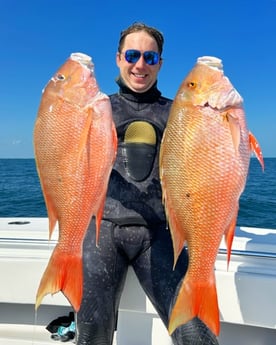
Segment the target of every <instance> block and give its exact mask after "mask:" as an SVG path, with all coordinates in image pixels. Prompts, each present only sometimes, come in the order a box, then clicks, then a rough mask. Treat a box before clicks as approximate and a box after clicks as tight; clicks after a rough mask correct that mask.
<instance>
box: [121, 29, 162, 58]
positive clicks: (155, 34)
mask: <svg viewBox="0 0 276 345" xmlns="http://www.w3.org/2000/svg"><path fill="white" fill-rule="evenodd" d="M139 31H145V32H147V33H148V34H149V35H150V36H152V37H153V38H154V39H155V41H156V43H157V46H158V52H159V54H160V56H161V54H162V51H163V44H164V37H163V35H162V33H161V32H160V31H159V30H157V29H155V28H154V27H152V26H148V25H146V24H144V23H140V22H135V23H133V24H132V25H130V26H129V27H128V28H127V29H125V30H123V31H121V34H120V40H119V46H118V52H119V53H121V51H122V46H123V45H124V42H125V38H126V36H127V35H129V34H132V33H133V32H139Z"/></svg>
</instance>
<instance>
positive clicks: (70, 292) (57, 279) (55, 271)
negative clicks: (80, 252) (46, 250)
mask: <svg viewBox="0 0 276 345" xmlns="http://www.w3.org/2000/svg"><path fill="white" fill-rule="evenodd" d="M82 281H83V276H82V259H81V256H77V255H72V254H68V253H64V252H62V251H61V250H60V249H59V247H58V245H57V246H56V248H55V249H54V251H53V254H52V256H51V258H50V261H49V263H48V266H47V268H46V270H45V272H44V274H43V277H42V279H41V281H40V285H39V288H38V291H37V295H36V303H35V309H38V307H39V306H40V304H41V302H42V300H43V297H44V296H46V295H47V294H52V295H53V294H55V293H57V292H59V291H62V292H63V294H64V295H65V296H66V297H67V299H68V301H69V302H70V303H71V305H72V306H73V308H74V310H75V311H78V310H79V308H80V304H81V299H82Z"/></svg>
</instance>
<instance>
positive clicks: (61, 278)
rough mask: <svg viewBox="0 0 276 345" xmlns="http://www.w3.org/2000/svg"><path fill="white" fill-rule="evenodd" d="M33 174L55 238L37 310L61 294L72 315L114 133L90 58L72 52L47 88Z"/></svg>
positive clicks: (103, 193)
mask: <svg viewBox="0 0 276 345" xmlns="http://www.w3.org/2000/svg"><path fill="white" fill-rule="evenodd" d="M34 150H35V160H36V165H37V171H38V175H39V178H40V182H41V187H42V191H43V195H44V199H45V203H46V208H47V212H48V217H49V234H50V237H51V234H52V232H53V230H54V228H55V225H56V223H57V222H58V228H59V239H58V243H57V245H56V247H55V249H54V251H53V253H52V256H51V258H50V260H49V263H48V266H47V268H46V270H45V272H44V274H43V277H42V279H41V282H40V285H39V288H38V291H37V296H36V308H38V306H39V305H40V303H41V301H42V299H43V297H44V296H45V295H47V294H49V293H51V294H55V293H56V292H58V291H62V292H63V294H64V295H65V296H66V297H67V299H68V300H69V302H70V303H71V305H72V306H73V308H74V310H75V311H78V309H79V307H80V303H81V299H82V285H83V276H82V243H83V239H84V236H85V234H86V230H87V228H88V225H89V223H90V221H91V218H92V216H94V217H95V221H96V231H97V235H96V237H97V242H98V239H99V231H100V223H101V219H102V214H103V209H104V204H105V197H106V191H107V185H108V181H109V176H110V173H111V170H112V166H113V163H114V160H115V156H116V151H117V134H116V129H115V125H114V123H113V118H112V109H111V104H110V100H109V97H108V96H107V95H105V94H104V93H102V92H101V91H100V90H99V87H98V84H97V81H96V78H95V75H94V65H93V63H92V59H91V57H89V56H88V55H86V54H82V53H73V54H71V56H70V58H68V59H67V61H66V62H65V63H64V64H63V65H62V66H61V67H60V69H59V70H58V71H57V72H56V73H55V75H54V76H53V77H52V78H51V80H50V81H49V82H48V84H47V85H46V87H45V89H44V91H43V95H42V99H41V103H40V106H39V110H38V115H37V119H36V122H35V127H34Z"/></svg>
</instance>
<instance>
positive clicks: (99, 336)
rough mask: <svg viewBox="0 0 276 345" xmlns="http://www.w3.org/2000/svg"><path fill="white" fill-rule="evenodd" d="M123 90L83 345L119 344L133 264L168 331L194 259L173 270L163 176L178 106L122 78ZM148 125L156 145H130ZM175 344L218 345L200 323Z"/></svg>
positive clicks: (116, 107) (116, 99)
mask: <svg viewBox="0 0 276 345" xmlns="http://www.w3.org/2000/svg"><path fill="white" fill-rule="evenodd" d="M118 84H119V86H120V91H119V93H118V94H114V95H111V96H110V99H111V104H112V110H113V117H114V122H115V125H116V129H117V134H118V153H117V159H116V162H115V165H114V168H113V171H112V174H111V177H110V182H109V187H108V193H107V199H106V206H105V210H104V216H103V221H102V224H101V232H100V239H99V246H98V247H96V245H95V233H96V232H95V224H94V221H92V222H91V224H90V226H89V229H88V231H87V235H86V238H85V240H84V246H83V264H84V290H83V300H82V304H81V308H80V310H79V312H78V314H77V330H78V340H77V344H78V345H84V344H91V345H92V344H93V345H111V344H112V340H113V333H114V330H115V329H116V321H117V313H118V306H119V301H120V297H121V293H122V290H123V287H124V282H125V278H126V274H127V270H128V266H129V265H131V266H132V267H133V269H134V272H135V274H136V275H137V278H138V280H139V282H140V284H141V286H142V287H143V289H144V291H145V292H146V294H147V296H148V297H149V298H150V300H151V302H152V304H153V305H154V307H155V308H156V310H157V312H158V314H159V315H160V317H161V319H162V320H163V322H164V324H165V325H166V326H167V325H168V319H169V315H170V310H171V308H172V305H173V302H174V300H175V297H176V295H177V289H178V287H179V286H180V282H181V279H182V277H183V276H184V274H185V272H186V269H187V262H188V260H187V253H186V251H185V250H183V252H182V254H181V256H180V258H179V259H178V262H177V265H176V267H175V270H173V249H172V241H171V237H170V232H169V230H168V228H167V223H166V218H165V213H164V208H163V205H162V198H161V194H162V193H161V186H160V181H159V171H158V170H159V168H158V156H159V148H160V143H161V138H162V134H163V131H164V128H165V124H166V121H167V118H168V114H169V109H170V107H171V104H172V101H171V100H170V99H167V98H164V97H162V96H161V93H160V92H159V91H158V89H157V87H156V85H154V86H153V87H152V88H151V89H150V90H149V91H147V92H146V93H143V94H138V93H134V92H132V91H131V90H129V89H128V88H127V87H125V86H124V85H123V83H122V82H121V81H120V80H118ZM144 122H146V124H150V127H151V128H152V129H153V132H154V138H153V140H152V139H151V140H147V138H145V143H143V142H141V138H140V137H139V138H138V139H137V140H136V138H135V135H136V134H135V135H134V139H131V140H130V141H129V140H126V131H127V130H128V128H129V125H130V124H132V123H138V125H142V126H143V123H144ZM138 127H139V126H138ZM138 136H139V135H138ZM136 141H137V142H136ZM153 141H154V142H156V143H153ZM172 339H173V342H174V344H179V345H183V344H185V345H192V344H193V345H199V344H201V345H203V344H206V345H207V344H209V345H211V344H218V343H217V341H216V338H215V337H214V336H213V335H212V334H211V332H210V331H209V330H208V329H207V328H206V327H205V326H204V324H203V323H202V322H200V321H199V320H198V319H194V320H192V321H191V322H189V323H188V324H186V325H183V326H181V327H178V329H177V330H176V331H175V332H174V333H173V335H172ZM129 345H131V344H129Z"/></svg>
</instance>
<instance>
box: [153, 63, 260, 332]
mask: <svg viewBox="0 0 276 345" xmlns="http://www.w3.org/2000/svg"><path fill="white" fill-rule="evenodd" d="M256 147H258V148H259V145H258V144H257V141H256V139H255V138H254V137H253V135H252V134H251V133H250V132H249V131H248V129H247V127H246V122H245V114H244V110H243V103H242V98H241V96H240V95H239V94H238V92H237V91H236V90H235V89H234V87H233V86H232V84H231V83H230V81H229V79H228V78H227V77H225V76H224V74H223V70H222V64H221V60H220V59H217V58H212V57H203V58H199V59H198V61H197V63H196V65H195V66H194V68H193V69H192V70H191V72H190V73H189V74H188V76H187V77H186V78H185V79H184V81H183V83H182V84H181V86H180V88H179V90H178V92H177V95H176V97H175V99H174V102H173V105H172V108H171V111H170V115H169V119H168V123H167V126H166V129H165V132H164V136H163V139H162V143H161V151H160V178H161V185H162V192H163V201H164V204H165V210H166V215H167V218H168V222H169V227H170V232H171V235H172V240H173V247H174V265H175V264H176V262H177V259H178V256H179V255H180V253H181V251H182V249H183V247H184V244H185V243H186V244H187V247H188V253H189V265H188V270H187V272H186V275H185V277H184V280H183V282H182V286H181V288H180V290H179V292H178V296H177V299H176V302H175V305H174V307H173V309H172V312H171V316H170V322H169V326H168V329H169V332H170V334H171V333H172V332H173V331H174V330H175V329H176V328H177V327H178V326H180V325H181V324H185V323H187V322H188V321H190V320H191V319H192V318H194V317H199V318H200V319H201V320H202V321H203V322H204V323H205V324H206V325H207V326H208V327H209V328H210V330H211V331H212V332H213V333H214V334H216V335H218V334H219V307H218V301H217V292H216V285H215V275H214V264H215V260H216V255H217V252H218V248H219V244H220V242H221V239H222V237H223V235H225V238H226V242H227V249H228V262H229V258H230V251H231V244H232V239H233V236H234V229H235V225H236V219H237V213H238V202H239V197H240V195H241V193H242V191H243V190H244V187H245V183H246V178H247V173H248V167H249V160H250V154H251V150H252V149H253V148H255V152H256V154H257V157H258V158H259V160H260V162H261V164H262V165H263V158H262V154H261V151H260V149H259V150H256Z"/></svg>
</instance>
